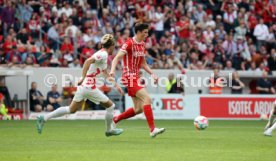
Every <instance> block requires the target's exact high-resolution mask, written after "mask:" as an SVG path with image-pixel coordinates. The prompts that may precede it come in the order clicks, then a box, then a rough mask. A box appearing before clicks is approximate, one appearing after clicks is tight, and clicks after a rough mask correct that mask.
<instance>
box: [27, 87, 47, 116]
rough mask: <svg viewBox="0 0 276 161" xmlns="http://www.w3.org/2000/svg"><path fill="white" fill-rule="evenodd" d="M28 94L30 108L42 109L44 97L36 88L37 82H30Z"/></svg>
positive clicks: (38, 110)
mask: <svg viewBox="0 0 276 161" xmlns="http://www.w3.org/2000/svg"><path fill="white" fill-rule="evenodd" d="M29 94H30V110H31V111H34V112H41V111H42V110H43V106H44V101H45V98H44V97H43V95H42V93H41V92H40V91H39V90H38V89H37V83H36V82H32V84H31V89H30V91H29Z"/></svg>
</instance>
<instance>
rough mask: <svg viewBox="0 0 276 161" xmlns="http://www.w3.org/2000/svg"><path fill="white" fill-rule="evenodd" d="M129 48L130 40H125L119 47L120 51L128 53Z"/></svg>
mask: <svg viewBox="0 0 276 161" xmlns="http://www.w3.org/2000/svg"><path fill="white" fill-rule="evenodd" d="M130 50H131V42H130V41H126V42H125V43H124V44H123V45H122V47H121V48H120V51H122V52H124V53H128V52H129V51H130Z"/></svg>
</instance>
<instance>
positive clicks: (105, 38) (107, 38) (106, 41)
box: [101, 34, 115, 48]
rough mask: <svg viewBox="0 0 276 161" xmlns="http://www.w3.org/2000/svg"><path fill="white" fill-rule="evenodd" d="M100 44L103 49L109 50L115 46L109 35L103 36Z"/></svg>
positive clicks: (112, 38) (111, 36)
mask: <svg viewBox="0 0 276 161" xmlns="http://www.w3.org/2000/svg"><path fill="white" fill-rule="evenodd" d="M101 44H102V46H103V47H104V48H109V47H111V46H114V45H115V39H114V37H113V35H111V34H105V35H104V36H103V37H102V39H101Z"/></svg>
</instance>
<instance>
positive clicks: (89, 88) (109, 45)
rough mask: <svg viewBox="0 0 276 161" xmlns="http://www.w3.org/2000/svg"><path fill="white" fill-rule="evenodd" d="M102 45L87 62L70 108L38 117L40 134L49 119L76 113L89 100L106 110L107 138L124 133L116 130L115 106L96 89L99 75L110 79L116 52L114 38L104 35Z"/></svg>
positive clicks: (120, 91)
mask: <svg viewBox="0 0 276 161" xmlns="http://www.w3.org/2000/svg"><path fill="white" fill-rule="evenodd" d="M101 44H102V49H101V50H99V51H98V52H96V53H95V54H94V55H92V56H91V57H90V58H88V59H87V60H86V61H85V63H84V65H83V70H82V77H81V79H80V80H79V82H78V88H77V92H76V94H75V96H74V98H73V101H72V102H71V104H70V106H65V107H60V108H58V109H56V110H55V111H53V112H51V113H49V114H46V115H45V116H42V115H41V116H38V117H37V130H38V133H41V132H42V129H43V126H44V123H45V122H47V121H48V120H49V119H51V118H56V117H61V116H63V115H65V114H70V113H75V112H76V111H77V110H78V109H79V108H81V107H82V104H83V101H84V100H86V99H89V100H90V101H92V102H94V103H95V104H100V105H102V106H103V107H105V108H106V115H105V121H106V133H105V135H106V136H112V135H120V134H121V133H122V132H123V130H122V129H118V128H115V124H114V123H113V120H112V119H113V113H114V107H115V104H114V103H113V102H112V101H111V100H110V99H109V98H108V97H107V96H106V95H105V94H103V93H102V92H101V91H100V90H99V89H98V88H97V87H96V76H97V75H98V74H100V73H103V75H104V76H105V77H106V78H107V77H109V74H108V72H107V57H108V55H111V54H112V52H113V50H114V47H115V40H114V37H113V36H112V35H110V34H106V35H104V36H103V37H102V39H101ZM111 81H112V80H111ZM112 83H113V84H114V85H115V88H116V89H117V90H118V92H119V93H120V94H121V95H123V90H122V89H121V88H120V87H119V86H118V85H117V84H116V83H115V82H114V80H113V82H112Z"/></svg>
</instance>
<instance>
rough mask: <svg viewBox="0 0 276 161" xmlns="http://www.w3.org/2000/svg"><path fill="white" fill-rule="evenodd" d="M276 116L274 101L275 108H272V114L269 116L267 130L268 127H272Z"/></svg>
mask: <svg viewBox="0 0 276 161" xmlns="http://www.w3.org/2000/svg"><path fill="white" fill-rule="evenodd" d="M275 118H276V101H275V103H274V108H272V110H271V112H270V114H269V118H268V122H267V124H266V126H265V130H267V129H268V128H270V127H271V126H272V124H273V121H274V119H275Z"/></svg>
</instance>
